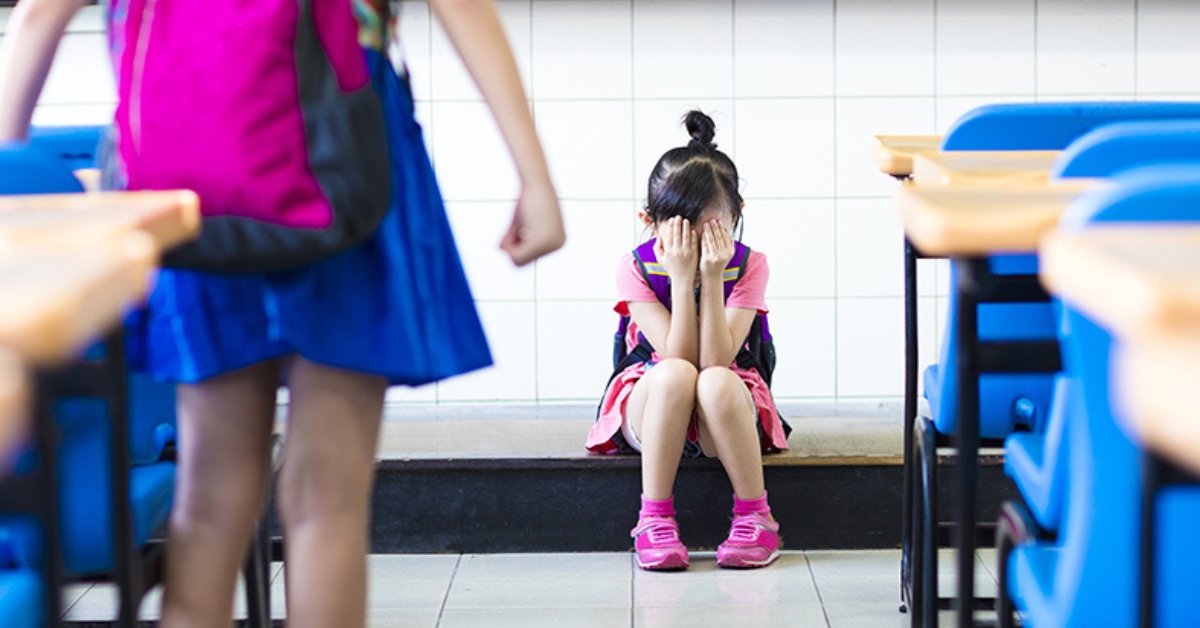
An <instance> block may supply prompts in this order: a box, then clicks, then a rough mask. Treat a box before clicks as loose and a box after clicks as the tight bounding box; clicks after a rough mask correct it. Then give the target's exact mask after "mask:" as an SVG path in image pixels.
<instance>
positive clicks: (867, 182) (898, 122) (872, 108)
mask: <svg viewBox="0 0 1200 628" xmlns="http://www.w3.org/2000/svg"><path fill="white" fill-rule="evenodd" d="M933 118H934V99H932V98H849V99H846V98H843V99H839V100H838V101H837V136H836V139H837V145H836V160H837V195H838V196H887V197H890V196H892V195H893V194H894V193H895V190H896V182H895V180H894V179H892V178H891V177H888V176H885V175H883V174H881V173H880V172H879V168H878V167H876V166H875V163H874V162H873V161H872V159H871V147H872V141H873V138H874V137H875V136H876V135H882V134H894V135H925V134H929V133H933V129H934V125H933V122H934V119H933Z"/></svg>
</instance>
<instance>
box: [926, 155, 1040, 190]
mask: <svg viewBox="0 0 1200 628" xmlns="http://www.w3.org/2000/svg"><path fill="white" fill-rule="evenodd" d="M1058 155H1059V151H1056V150H1037V151H1024V150H1019V151H1017V150H1015V151H951V152H946V153H921V154H918V155H914V156H913V158H912V180H913V181H914V182H916V183H917V184H919V185H962V184H970V183H979V184H986V185H1022V184H1038V183H1046V182H1047V181H1049V179H1050V168H1051V167H1053V166H1054V160H1055V159H1057V158H1058Z"/></svg>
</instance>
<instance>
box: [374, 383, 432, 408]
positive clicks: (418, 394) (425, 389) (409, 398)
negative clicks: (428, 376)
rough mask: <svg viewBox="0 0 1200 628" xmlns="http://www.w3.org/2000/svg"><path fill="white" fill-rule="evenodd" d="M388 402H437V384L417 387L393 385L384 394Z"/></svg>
mask: <svg viewBox="0 0 1200 628" xmlns="http://www.w3.org/2000/svg"><path fill="white" fill-rule="evenodd" d="M384 400H385V401H386V402H387V403H436V402H437V384H426V385H424V386H417V387H415V388H413V387H409V386H392V387H390V388H388V389H387V394H386V395H385V396H384Z"/></svg>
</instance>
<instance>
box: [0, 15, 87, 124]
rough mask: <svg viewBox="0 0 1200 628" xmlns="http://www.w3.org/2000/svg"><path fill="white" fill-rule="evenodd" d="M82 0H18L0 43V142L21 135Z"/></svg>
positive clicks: (31, 115) (30, 117)
mask: <svg viewBox="0 0 1200 628" xmlns="http://www.w3.org/2000/svg"><path fill="white" fill-rule="evenodd" d="M84 3H85V0H21V2H18V3H17V6H16V8H14V9H13V11H12V14H11V16H10V17H9V18H8V27H7V29H6V32H5V35H4V38H3V40H4V41H3V44H0V142H4V141H8V140H19V139H25V136H26V135H28V133H29V121H30V119H32V118H33V108H34V107H35V106H36V105H37V101H38V96H39V95H40V94H41V93H42V86H43V85H44V84H45V83H46V75H47V74H49V73H50V66H51V65H52V64H53V63H54V52H55V51H56V50H58V42H59V40H61V39H62V36H63V33H64V32H65V31H66V30H67V23H68V22H70V21H71V16H73V15H75V11H76V10H78V9H79V7H82V6H83V5H84Z"/></svg>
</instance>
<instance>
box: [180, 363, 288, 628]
mask: <svg viewBox="0 0 1200 628" xmlns="http://www.w3.org/2000/svg"><path fill="white" fill-rule="evenodd" d="M278 385H279V366H278V364H277V363H274V362H267V363H262V364H256V365H254V366H250V367H247V368H244V369H241V370H238V371H234V372H232V373H226V374H224V375H220V376H217V377H214V378H213V379H210V380H207V381H204V382H201V383H199V384H190V385H181V386H179V388H178V391H179V393H178V406H179V450H178V464H179V466H178V470H177V473H178V475H177V477H176V482H175V486H176V489H175V506H174V508H173V509H172V510H171V519H170V523H169V530H168V538H169V539H170V542H169V543H168V545H167V563H166V577H165V581H166V582H165V591H164V593H163V609H162V621H161V625H162V626H164V627H170V628H179V627H191V626H196V627H200V626H204V627H216V626H221V627H223V628H224V627H227V626H229V623H230V620H231V618H232V617H233V591H234V586H235V584H236V582H237V574H238V569H239V567H240V566H241V564H242V560H243V559H244V558H245V556H246V551H247V549H248V548H249V544H250V536H251V534H252V532H253V531H254V526H255V523H256V522H257V520H258V515H259V512H260V510H261V508H262V504H263V497H264V492H265V486H266V478H267V473H268V468H269V460H270V442H271V431H272V427H273V424H274V418H275V389H276V388H277V387H278Z"/></svg>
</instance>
